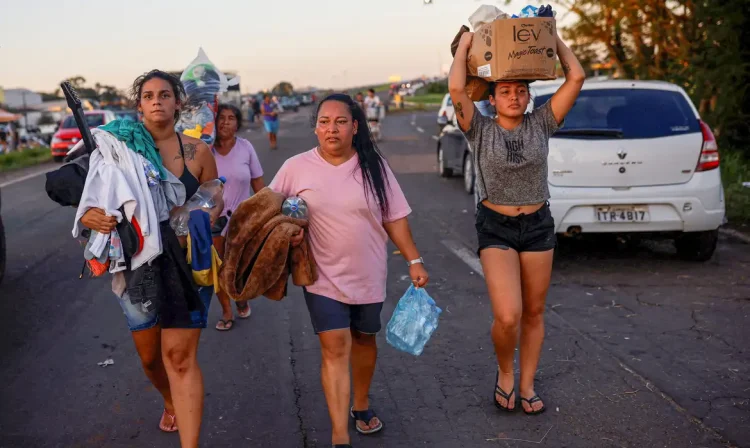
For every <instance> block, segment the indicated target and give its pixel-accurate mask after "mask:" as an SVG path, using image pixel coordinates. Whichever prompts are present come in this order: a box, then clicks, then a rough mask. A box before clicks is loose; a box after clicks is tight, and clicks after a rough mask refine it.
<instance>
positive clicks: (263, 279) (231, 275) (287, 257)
mask: <svg viewBox="0 0 750 448" xmlns="http://www.w3.org/2000/svg"><path fill="white" fill-rule="evenodd" d="M284 199H285V197H284V196H283V195H281V194H279V193H276V192H274V191H273V190H271V189H269V188H264V189H262V190H261V191H259V192H258V193H256V194H255V195H254V196H253V197H251V198H250V199H247V200H245V201H243V202H242V203H241V204H240V205H239V207H237V209H236V210H235V211H234V212H233V213H232V218H231V219H230V220H229V229H228V230H227V238H226V248H225V250H224V260H223V264H222V266H221V270H220V272H219V282H220V283H221V288H222V289H224V291H226V292H227V294H228V295H229V296H230V297H231V298H232V299H234V300H249V299H254V298H256V297H260V296H262V295H264V296H266V297H268V298H269V299H272V300H281V299H283V298H284V297H285V296H286V285H287V281H288V279H289V274H290V273H291V274H292V280H293V282H294V284H295V285H297V286H309V285H312V284H313V283H315V280H317V278H318V275H317V269H316V266H315V260H314V259H313V256H312V253H311V252H310V247H309V245H308V243H307V238H305V239H304V240H303V241H302V244H300V245H299V246H298V247H291V243H290V240H291V237H292V236H293V235H294V234H296V233H298V232H299V231H300V230H301V229H302V228H304V227H307V221H306V220H301V219H294V218H290V217H288V216H285V215H282V214H281V204H282V203H283V202H284Z"/></svg>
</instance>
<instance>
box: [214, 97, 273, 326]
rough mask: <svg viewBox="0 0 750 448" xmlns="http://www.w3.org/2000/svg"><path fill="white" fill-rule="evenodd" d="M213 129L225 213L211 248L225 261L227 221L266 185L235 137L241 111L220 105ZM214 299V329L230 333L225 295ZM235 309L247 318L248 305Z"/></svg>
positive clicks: (249, 149)
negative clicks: (217, 312) (218, 313)
mask: <svg viewBox="0 0 750 448" xmlns="http://www.w3.org/2000/svg"><path fill="white" fill-rule="evenodd" d="M216 125H217V126H216V142H215V143H214V148H213V153H214V157H215V158H216V167H217V168H218V171H219V176H223V177H224V178H225V179H226V183H225V184H224V211H223V212H222V213H221V218H219V222H220V223H221V228H220V229H219V228H217V229H216V231H215V234H214V247H215V248H216V251H217V252H218V254H219V257H220V258H224V247H225V245H226V234H227V230H228V229H229V225H228V220H229V219H230V218H231V214H232V211H234V210H235V209H236V208H237V206H238V205H240V203H241V202H242V201H244V200H245V199H247V198H249V197H250V196H252V195H253V193H257V192H259V191H260V190H262V189H263V187H265V183H264V182H263V168H262V167H261V165H260V160H258V154H256V152H255V148H253V145H252V144H251V143H250V142H249V141H247V140H245V139H244V138H242V137H238V136H237V131H239V129H240V128H241V126H242V113H241V112H240V110H239V109H237V108H236V107H234V106H232V105H229V104H220V105H219V108H218V110H217V119H216ZM216 295H217V297H218V298H219V303H220V304H221V309H222V318H221V319H220V320H219V322H217V324H216V329H217V330H219V331H227V330H231V329H232V328H234V315H233V314H232V305H231V303H230V298H229V296H228V295H227V293H226V292H225V291H219V292H218V293H217V294H216ZM235 305H236V306H237V315H238V316H239V317H240V318H241V319H247V318H248V317H250V312H251V310H250V303H249V302H248V301H238V302H235Z"/></svg>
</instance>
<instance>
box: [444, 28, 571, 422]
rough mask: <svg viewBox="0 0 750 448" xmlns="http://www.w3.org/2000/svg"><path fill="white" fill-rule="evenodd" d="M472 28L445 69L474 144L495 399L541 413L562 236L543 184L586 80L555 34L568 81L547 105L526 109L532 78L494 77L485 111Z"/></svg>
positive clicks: (512, 407) (501, 404)
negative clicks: (552, 287)
mask: <svg viewBox="0 0 750 448" xmlns="http://www.w3.org/2000/svg"><path fill="white" fill-rule="evenodd" d="M473 36H474V33H470V32H466V33H464V34H463V35H462V36H461V39H460V42H459V44H458V48H457V50H456V53H455V59H454V60H453V65H452V66H451V70H450V75H449V89H450V95H451V99H452V100H453V104H454V107H455V110H456V116H457V119H458V123H459V125H460V127H461V129H462V131H463V132H464V133H465V134H466V138H467V139H468V140H469V142H470V144H471V147H472V148H474V153H473V157H474V166H475V167H476V187H475V188H476V189H477V193H478V201H479V203H478V204H477V218H476V229H477V235H478V239H479V250H478V253H479V256H480V259H481V262H482V268H483V270H484V273H485V278H486V281H487V288H488V290H489V296H490V301H491V303H492V312H493V315H494V321H493V323H492V341H493V343H494V345H495V353H496V355H497V362H498V369H497V374H496V381H495V385H494V386H493V391H494V393H493V400H494V401H495V405H496V406H497V407H498V408H500V409H503V410H506V411H514V410H515V409H516V400H517V399H518V397H519V396H520V399H521V407H522V408H523V410H524V412H525V413H527V414H539V413H541V412H543V411H544V410H545V404H544V402H543V401H542V399H541V398H540V397H539V395H538V394H537V393H536V391H535V390H534V377H535V375H536V370H537V364H538V362H539V356H540V354H541V350H542V343H543V340H544V319H543V313H544V303H545V299H546V296H547V290H548V289H549V284H550V277H551V275H552V259H553V253H554V249H555V247H556V244H557V241H556V236H555V225H554V221H553V218H552V215H551V214H550V210H549V203H548V202H547V200H548V199H549V190H548V187H547V155H548V153H549V138H550V136H551V135H552V134H553V133H554V132H555V131H556V130H557V129H558V128H560V126H562V124H563V120H564V118H565V116H566V115H567V114H568V112H569V111H570V109H571V108H572V107H573V104H574V103H575V101H576V98H577V97H578V94H579V92H580V91H581V87H582V86H583V81H584V78H585V75H584V72H583V68H582V67H581V64H580V63H579V62H578V60H577V59H576V57H575V56H574V55H573V53H572V52H571V51H570V49H569V48H568V47H567V46H566V45H565V44H564V43H563V41H562V40H561V39H560V37H559V36H557V37H556V40H557V53H558V56H559V58H560V64H561V65H562V67H563V71H564V72H565V82H564V83H563V84H562V85H561V86H560V88H559V89H558V91H557V92H556V93H555V94H554V95H553V96H552V98H551V99H550V100H549V101H548V102H547V103H545V104H543V105H541V106H540V107H538V108H536V109H535V110H534V111H533V112H531V113H529V114H524V112H525V111H526V108H527V106H528V105H529V102H530V100H531V97H530V94H529V81H509V82H504V81H497V82H493V83H491V85H490V103H491V104H492V105H493V106H494V107H495V110H496V111H497V116H496V117H495V118H494V119H493V118H489V117H485V116H483V115H482V114H480V113H479V111H478V110H477V108H476V106H475V105H474V103H473V102H472V100H471V99H470V98H469V96H468V95H467V93H466V89H465V85H466V74H467V73H466V70H467V69H466V65H467V57H468V54H469V51H470V48H471V46H472V38H473ZM519 327H520V330H521V347H520V364H521V374H520V385H519V389H518V392H516V387H515V378H514V375H513V356H514V351H515V348H516V342H517V340H516V339H517V335H518V330H519Z"/></svg>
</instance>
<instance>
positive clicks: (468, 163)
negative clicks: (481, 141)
mask: <svg viewBox="0 0 750 448" xmlns="http://www.w3.org/2000/svg"><path fill="white" fill-rule="evenodd" d="M464 190H465V191H466V194H474V163H473V162H472V160H471V154H466V155H464Z"/></svg>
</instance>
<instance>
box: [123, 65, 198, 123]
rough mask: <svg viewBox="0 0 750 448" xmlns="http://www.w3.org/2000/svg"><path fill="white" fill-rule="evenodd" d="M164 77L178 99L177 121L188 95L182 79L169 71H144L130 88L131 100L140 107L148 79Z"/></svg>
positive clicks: (135, 105)
mask: <svg viewBox="0 0 750 448" xmlns="http://www.w3.org/2000/svg"><path fill="white" fill-rule="evenodd" d="M155 78H156V79H163V80H164V81H167V82H168V83H169V85H170V86H171V87H172V93H174V97H175V99H176V100H177V104H178V107H177V110H175V112H174V119H175V121H177V120H179V119H180V106H181V105H182V104H184V103H185V99H186V97H187V95H186V94H185V87H184V86H183V85H182V83H181V82H180V80H179V79H178V78H177V77H176V76H174V75H170V74H169V73H167V72H165V71H162V70H156V69H154V70H151V71H150V72H148V73H144V74H142V75H141V76H139V77H137V78H135V81H133V86H132V87H131V88H130V100H131V102H132V103H133V105H134V107H136V108H137V107H138V103H140V101H141V93H143V85H144V84H146V83H147V82H148V81H150V80H152V79H155Z"/></svg>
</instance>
